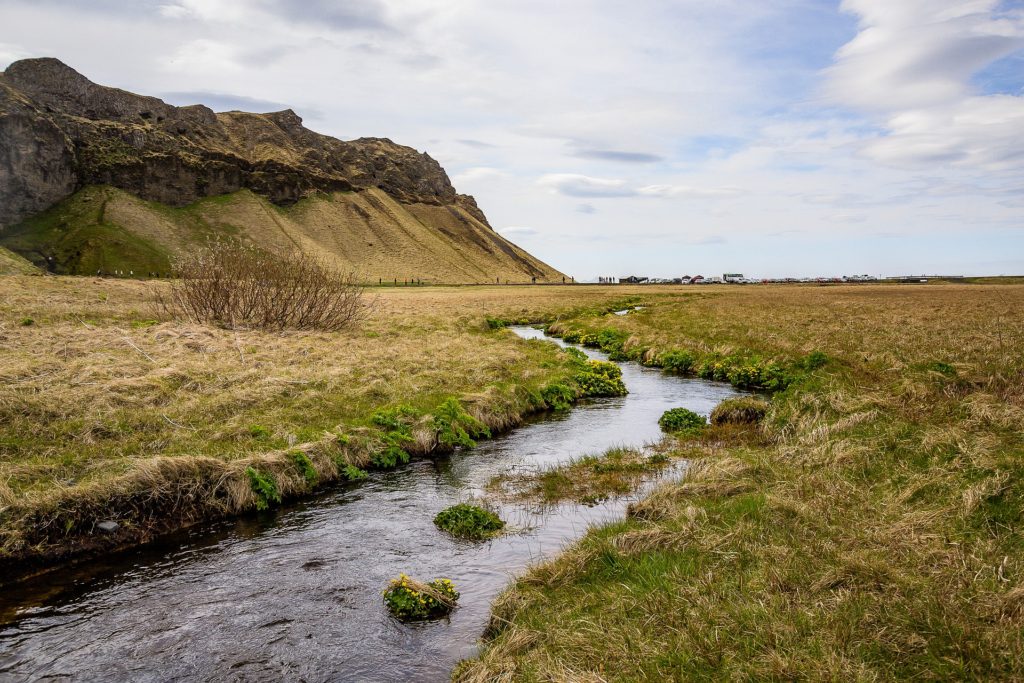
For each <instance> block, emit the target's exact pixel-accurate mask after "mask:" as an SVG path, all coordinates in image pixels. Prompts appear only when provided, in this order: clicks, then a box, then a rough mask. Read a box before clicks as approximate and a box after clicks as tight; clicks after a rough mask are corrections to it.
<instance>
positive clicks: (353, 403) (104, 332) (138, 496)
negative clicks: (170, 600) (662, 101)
mask: <svg viewBox="0 0 1024 683" xmlns="http://www.w3.org/2000/svg"><path fill="white" fill-rule="evenodd" d="M162 287H166V284H165V283H161V282H149V283H144V282H138V281H131V280H114V279H95V278H70V277H27V276H25V277H22V276H12V277H4V278H0V566H5V567H6V566H14V565H17V566H19V567H20V566H25V567H28V566H30V565H31V564H32V563H36V562H53V561H59V560H60V559H62V558H64V557H68V556H70V555H73V554H76V553H80V552H92V551H98V550H103V549H104V548H109V547H111V545H112V544H125V543H133V542H137V541H141V540H145V539H147V538H150V537H151V536H152V535H153V534H155V533H159V532H161V531H165V530H168V529H172V528H175V527H177V526H181V525H184V524H189V523H192V522H194V521H197V520H201V519H207V518H210V517H215V516H220V515H229V514H236V513H240V512H245V511H248V510H254V509H257V508H258V507H261V506H262V505H264V504H265V505H266V506H267V507H271V506H272V505H274V504H276V501H277V498H281V499H282V500H283V499H286V498H288V497H292V496H296V495H301V494H303V493H305V492H307V491H310V490H311V489H312V488H314V486H316V485H322V484H324V483H326V482H330V481H335V480H350V481H356V480H359V479H360V478H362V477H363V476H364V475H365V473H364V470H366V469H368V468H372V467H374V466H375V465H374V461H375V460H376V466H393V465H397V464H399V463H400V462H401V461H403V460H405V459H407V458H408V457H409V456H410V455H413V456H416V455H436V454H439V453H444V452H446V451H450V450H452V449H453V448H457V447H458V448H462V447H469V446H470V445H471V443H472V442H473V441H474V440H475V439H477V438H483V437H485V436H486V434H487V433H488V432H501V431H505V430H508V429H509V428H511V427H513V426H515V425H517V424H519V422H520V421H521V420H522V418H523V417H524V416H525V415H527V414H529V413H531V412H536V411H538V410H543V409H546V408H548V407H551V404H549V403H548V402H547V401H546V399H545V398H544V395H545V392H544V390H545V389H547V388H549V387H551V386H554V385H557V386H562V387H565V388H566V391H568V392H570V393H569V396H570V399H571V398H572V397H575V396H576V395H578V393H579V388H578V387H577V385H576V384H575V383H574V381H573V377H574V375H575V374H577V373H578V372H579V362H578V360H577V359H576V358H574V357H571V356H569V355H568V354H564V353H561V352H559V351H558V350H557V349H556V348H555V347H554V345H552V344H548V343H545V342H536V341H534V342H527V341H523V340H519V339H517V338H516V337H514V336H513V335H512V333H510V332H508V331H505V330H490V329H489V328H488V326H487V324H486V322H485V318H486V317H487V316H488V315H490V316H496V317H502V318H513V317H515V318H523V317H526V318H549V319H550V318H554V317H557V316H558V315H560V314H578V313H579V312H580V311H582V310H586V309H588V308H604V307H606V306H608V305H609V302H610V301H611V300H612V299H614V298H616V297H620V296H622V294H623V292H622V290H618V289H608V288H605V289H598V288H562V287H545V288H517V289H515V290H510V289H505V288H498V287H489V288H488V287H482V288H459V289H432V288H426V287H424V288H420V289H405V290H403V289H387V290H381V291H379V292H378V293H376V294H374V295H373V296H375V297H377V305H376V306H375V310H374V313H373V314H372V315H371V317H370V318H369V319H368V320H367V321H365V323H363V324H362V326H361V327H359V328H356V329H353V330H350V331H346V332H340V333H268V332H257V331H245V330H240V331H229V330H223V329H219V328H216V327H210V326H205V325H195V324H186V323H181V322H177V321H174V320H169V319H167V318H166V317H164V316H163V314H161V313H160V312H159V311H158V309H157V307H156V306H155V304H154V298H155V293H156V292H157V291H159V290H160V288H162ZM26 318H31V319H32V320H33V321H34V324H33V325H31V326H23V325H22V324H21V321H23V320H24V319H26ZM547 395H553V394H551V392H550V391H549V392H547ZM382 422H383V423H384V424H381V423H382ZM392 460H393V462H391V461H392ZM249 470H252V472H254V473H256V475H258V477H259V479H258V480H257V478H256V477H253V475H252V474H249V473H248V471H249ZM271 484H272V485H273V486H272V487H271ZM104 519H115V520H117V521H118V522H119V523H120V525H121V532H120V533H119V534H107V535H102V536H100V535H97V534H94V533H93V529H94V526H95V524H96V523H97V522H98V521H101V520H104Z"/></svg>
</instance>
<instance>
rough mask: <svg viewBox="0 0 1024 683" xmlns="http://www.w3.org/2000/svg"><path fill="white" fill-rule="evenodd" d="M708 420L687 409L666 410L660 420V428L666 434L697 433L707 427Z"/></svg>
mask: <svg viewBox="0 0 1024 683" xmlns="http://www.w3.org/2000/svg"><path fill="white" fill-rule="evenodd" d="M707 423H708V421H707V419H706V418H705V417H704V416H703V415H698V414H697V413H695V412H693V411H692V410H687V409H686V408H672V409H671V410H666V411H665V412H664V413H663V414H662V416H661V417H660V418H659V419H658V426H660V427H661V429H662V431H666V432H673V433H677V432H697V431H700V430H701V429H703V428H704V427H705V426H707Z"/></svg>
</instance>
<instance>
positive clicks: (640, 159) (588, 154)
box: [573, 149, 664, 164]
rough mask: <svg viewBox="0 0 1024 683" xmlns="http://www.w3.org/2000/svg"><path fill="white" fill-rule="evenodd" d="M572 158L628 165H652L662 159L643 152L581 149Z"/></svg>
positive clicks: (662, 158)
mask: <svg viewBox="0 0 1024 683" xmlns="http://www.w3.org/2000/svg"><path fill="white" fill-rule="evenodd" d="M573 156H574V157H579V158H581V159H595V160H597V161H618V162H624V163H629V164H652V163H654V162H656V161H663V160H664V157H661V156H658V155H657V154H647V153H645V152H620V151H616V150H610V149H583V150H580V151H578V152H573Z"/></svg>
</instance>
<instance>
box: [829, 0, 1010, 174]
mask: <svg viewBox="0 0 1024 683" xmlns="http://www.w3.org/2000/svg"><path fill="white" fill-rule="evenodd" d="M999 8H1000V3H999V2H998V0H971V1H969V2H960V3H955V4H953V5H950V4H948V3H938V2H933V1H932V0H900V2H891V0H844V2H843V4H842V9H843V10H844V11H846V12H850V13H852V14H855V15H856V16H857V17H858V20H859V21H858V29H859V30H858V33H857V35H856V36H855V37H854V38H853V40H851V41H850V42H848V43H847V44H845V45H844V46H842V47H841V48H840V49H839V51H838V52H837V53H836V62H835V64H834V65H833V66H831V67H829V68H828V69H826V70H825V76H826V79H827V80H826V84H825V92H826V94H827V95H828V96H829V98H830V99H832V100H833V101H835V102H838V103H841V104H843V105H846V106H850V107H854V108H856V109H859V110H862V111H864V112H866V113H868V114H869V115H870V116H873V117H876V118H877V119H878V120H879V122H880V124H881V125H882V127H883V129H884V134H883V135H878V136H873V137H870V138H868V139H867V140H865V141H864V143H863V145H862V146H861V153H862V154H863V155H864V156H865V157H867V158H869V159H872V160H875V161H879V162H882V163H886V164H890V165H894V166H902V167H916V166H928V165H933V164H949V165H956V166H966V167H987V168H993V169H998V168H1010V167H1019V164H1020V162H1021V161H1022V160H1024V135H1021V134H1020V131H1021V130H1024V97H1020V96H1015V95H1010V94H1005V93H1003V94H992V95H981V94H978V93H977V92H975V86H974V85H973V84H972V80H971V79H972V76H973V75H974V74H975V73H977V72H978V71H980V70H982V69H983V68H984V67H986V66H987V65H989V64H991V63H993V62H995V61H997V60H999V59H1002V58H1004V57H1007V56H1009V55H1012V54H1014V53H1016V52H1018V51H1021V50H1024V10H1021V9H1019V8H1018V9H1009V10H1007V11H999Z"/></svg>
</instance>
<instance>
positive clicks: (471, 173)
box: [451, 166, 508, 185]
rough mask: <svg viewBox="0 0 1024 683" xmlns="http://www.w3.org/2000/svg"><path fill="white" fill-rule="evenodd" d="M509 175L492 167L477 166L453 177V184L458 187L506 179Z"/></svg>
mask: <svg viewBox="0 0 1024 683" xmlns="http://www.w3.org/2000/svg"><path fill="white" fill-rule="evenodd" d="M506 177H508V174H507V173H505V172H504V171H502V170H500V169H497V168H491V167H490V166H475V167H473V168H467V169H466V170H465V171H462V172H461V173H456V174H455V175H453V176H452V178H451V180H452V183H454V184H456V185H458V184H460V183H473V182H477V181H481V180H494V179H498V178H506Z"/></svg>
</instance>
